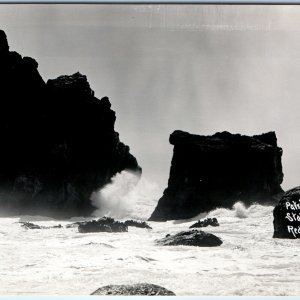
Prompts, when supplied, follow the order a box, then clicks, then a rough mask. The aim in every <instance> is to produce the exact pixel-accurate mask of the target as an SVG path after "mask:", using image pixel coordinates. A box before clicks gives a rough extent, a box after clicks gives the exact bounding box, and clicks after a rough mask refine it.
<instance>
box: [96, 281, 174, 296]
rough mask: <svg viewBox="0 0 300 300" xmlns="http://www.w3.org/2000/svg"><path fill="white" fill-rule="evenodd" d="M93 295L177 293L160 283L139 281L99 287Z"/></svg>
mask: <svg viewBox="0 0 300 300" xmlns="http://www.w3.org/2000/svg"><path fill="white" fill-rule="evenodd" d="M91 295H98V296H175V294H174V293H173V292H171V291H169V290H167V289H165V288H163V287H161V286H159V285H155V284H149V283H138V284H132V285H107V286H104V287H101V288H99V289H98V290H96V291H95V292H93V293H92V294H91Z"/></svg>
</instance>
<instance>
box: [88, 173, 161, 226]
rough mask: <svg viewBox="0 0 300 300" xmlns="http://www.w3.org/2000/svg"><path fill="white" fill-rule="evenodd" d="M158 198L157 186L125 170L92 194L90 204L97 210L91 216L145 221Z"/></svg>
mask: <svg viewBox="0 0 300 300" xmlns="http://www.w3.org/2000/svg"><path fill="white" fill-rule="evenodd" d="M160 196H161V191H160V190H159V187H158V185H157V184H155V183H153V182H150V181H148V180H147V179H145V178H143V177H142V178H140V177H139V175H138V174H136V173H133V172H131V171H128V170H125V171H122V172H121V173H118V174H116V175H115V176H114V177H113V178H112V182H111V183H110V184H107V185H106V186H105V187H104V188H102V189H100V190H99V191H96V192H94V193H93V194H92V196H91V201H92V204H93V205H94V206H96V207H97V208H98V209H97V210H96V211H95V212H94V213H93V216H94V217H102V216H104V215H106V216H110V217H113V218H116V219H125V218H133V219H139V220H146V219H147V218H149V217H150V215H151V213H152V212H153V210H154V208H155V206H156V204H157V201H158V199H159V197H160Z"/></svg>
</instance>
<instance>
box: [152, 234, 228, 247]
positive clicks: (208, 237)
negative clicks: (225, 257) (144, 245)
mask: <svg viewBox="0 0 300 300" xmlns="http://www.w3.org/2000/svg"><path fill="white" fill-rule="evenodd" d="M156 243H157V244H158V245H162V246H179V245H183V246H197V247H216V246H220V245H221V244H222V243H223V242H222V240H221V239H219V238H218V237H217V236H215V235H213V234H211V233H207V232H204V231H201V230H190V231H182V232H179V233H177V234H175V235H170V234H167V235H166V237H164V238H163V239H160V240H157V241H156Z"/></svg>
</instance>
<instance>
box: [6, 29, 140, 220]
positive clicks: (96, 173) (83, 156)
mask: <svg viewBox="0 0 300 300" xmlns="http://www.w3.org/2000/svg"><path fill="white" fill-rule="evenodd" d="M37 67H38V64H37V62H36V61H35V60H34V59H32V58H30V57H22V56H21V55H20V54H18V53H16V52H11V51H9V46H8V43H7V39H6V35H5V33H4V32H3V31H0V213H1V214H5V213H12V214H43V215H50V216H55V217H70V216H79V215H88V214H90V213H91V211H92V210H93V209H94V208H93V207H92V205H91V202H90V195H91V193H92V192H93V191H95V190H97V189H99V188H101V187H102V186H104V185H105V184H107V183H109V182H110V179H111V178H112V176H114V175H115V174H116V173H117V172H121V171H122V170H124V169H130V170H133V171H137V172H141V168H140V167H139V166H138V164H137V161H136V159H135V158H134V157H133V156H132V155H131V154H130V153H129V147H128V146H126V145H124V144H123V143H121V142H120V140H119V135H118V133H117V132H115V131H114V123H115V119H116V117H115V112H114V111H113V110H111V108H110V107H111V104H110V102H109V100H108V98H107V97H104V98H102V99H101V100H99V99H97V98H96V97H95V96H94V92H93V91H92V90H91V88H90V86H89V83H88V81H87V78H86V76H84V75H81V74H80V73H76V74H73V75H71V76H60V77H58V78H57V79H53V80H48V82H47V83H45V82H44V80H43V79H42V77H41V76H40V74H39V72H38V70H37Z"/></svg>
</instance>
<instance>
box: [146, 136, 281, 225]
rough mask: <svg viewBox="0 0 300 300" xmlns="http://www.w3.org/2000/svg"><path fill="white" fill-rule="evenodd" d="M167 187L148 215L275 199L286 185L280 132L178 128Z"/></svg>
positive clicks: (181, 215) (167, 216) (183, 215)
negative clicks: (199, 132)
mask: <svg viewBox="0 0 300 300" xmlns="http://www.w3.org/2000/svg"><path fill="white" fill-rule="evenodd" d="M170 143H171V144H172V145H174V153H173V158H172V164H171V170H170V176H169V181H168V187H167V189H166V190H165V191H164V194H163V196H162V197H161V198H160V199H159V202H158V205H157V207H156V208H155V210H154V212H153V213H152V215H151V217H150V219H149V220H151V221H166V220H174V219H189V218H192V217H195V216H196V215H198V214H199V213H202V212H208V211H211V210H213V209H216V208H218V207H224V208H231V207H232V206H233V204H234V203H236V202H237V201H242V202H244V203H245V204H246V205H250V204H252V203H261V204H275V203H277V201H278V197H279V196H280V195H281V193H282V192H283V190H282V189H281V187H280V184H281V183H282V180H283V173H282V165H281V156H282V149H281V148H279V147H278V146H277V138H276V135H275V132H268V133H265V134H261V135H255V136H252V137H251V136H243V135H240V134H231V133H229V132H221V133H216V134H214V135H212V136H201V135H193V134H189V133H187V132H183V131H179V130H177V131H174V132H173V133H172V134H171V136H170Z"/></svg>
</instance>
